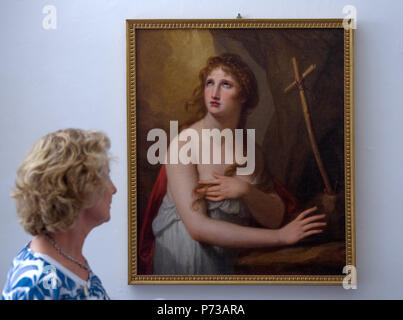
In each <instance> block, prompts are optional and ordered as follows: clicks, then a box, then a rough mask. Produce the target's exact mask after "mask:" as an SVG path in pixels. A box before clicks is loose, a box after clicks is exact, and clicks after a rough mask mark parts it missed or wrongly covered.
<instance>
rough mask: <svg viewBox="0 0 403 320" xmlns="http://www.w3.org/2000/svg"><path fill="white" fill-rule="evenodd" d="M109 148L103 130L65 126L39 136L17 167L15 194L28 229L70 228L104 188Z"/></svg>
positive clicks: (22, 218)
mask: <svg viewBox="0 0 403 320" xmlns="http://www.w3.org/2000/svg"><path fill="white" fill-rule="evenodd" d="M109 148H110V140H109V138H108V137H107V136H106V135H105V134H104V133H102V132H100V131H85V130H81V129H65V130H59V131H56V132H54V133H50V134H47V135H46V136H44V137H43V138H41V139H40V140H39V141H38V142H37V143H36V144H35V145H34V146H33V147H32V149H31V151H30V152H29V154H28V155H27V156H26V157H25V159H24V160H23V162H22V164H21V166H20V167H19V169H18V170H17V178H16V183H15V188H14V190H13V191H12V194H11V196H12V197H13V198H14V199H15V200H16V205H17V215H18V218H19V221H20V223H21V225H22V226H23V227H24V229H25V231H26V232H28V233H30V234H32V235H34V236H35V235H38V234H41V233H44V232H63V231H66V230H68V229H69V228H70V227H72V226H73V225H74V223H75V221H76V219H77V216H78V214H79V212H80V211H81V210H82V209H83V208H85V207H86V206H89V205H90V204H91V201H93V197H94V195H95V194H97V193H99V192H101V190H102V189H103V188H104V186H105V182H106V181H107V170H106V168H107V165H108V164H109V160H110V158H109V155H108V150H109Z"/></svg>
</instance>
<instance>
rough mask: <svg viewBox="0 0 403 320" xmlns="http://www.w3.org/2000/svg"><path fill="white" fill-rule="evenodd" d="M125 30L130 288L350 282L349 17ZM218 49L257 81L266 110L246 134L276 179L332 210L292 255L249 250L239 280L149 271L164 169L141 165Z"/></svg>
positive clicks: (162, 23) (170, 23)
mask: <svg viewBox="0 0 403 320" xmlns="http://www.w3.org/2000/svg"><path fill="white" fill-rule="evenodd" d="M126 32H127V161H128V283H129V284H132V285H136V284H269V285H342V284H343V283H345V281H346V279H347V280H348V281H349V283H352V282H355V281H356V274H355V270H356V269H355V268H356V258H355V256H356V253H355V213H354V112H353V111H354V107H353V106H354V90H353V69H354V68H353V67H354V50H353V48H354V40H353V36H354V30H353V29H352V28H345V26H344V23H343V20H342V19H303V20H295V19H292V20H284V19H281V20H246V19H229V20H127V21H126ZM223 52H232V53H236V54H238V55H240V56H241V57H242V58H243V59H244V60H245V61H246V62H247V63H248V64H249V65H250V66H251V69H253V72H255V74H256V78H257V80H258V84H259V98H260V99H259V101H260V102H259V103H260V104H262V106H260V107H259V108H260V111H258V114H257V115H255V116H254V118H253V116H252V115H251V116H250V117H252V120H250V123H249V126H252V127H253V128H256V132H257V133H256V139H257V140H258V141H259V142H260V143H261V144H262V145H263V146H264V147H263V149H264V150H266V149H267V150H270V152H268V153H269V156H268V157H266V158H265V161H266V162H268V163H269V164H268V166H269V167H270V171H271V172H272V174H273V176H275V177H277V178H278V180H279V181H280V182H281V184H282V186H284V187H285V188H286V190H287V192H289V193H291V194H292V195H294V196H295V198H296V199H297V200H298V202H299V203H301V204H302V207H303V208H307V207H309V206H312V205H318V207H319V209H320V210H325V211H327V212H326V214H327V217H326V221H327V226H326V230H325V232H324V234H323V235H317V236H313V239H310V240H307V241H302V242H301V243H298V244H296V245H293V246H290V247H286V248H284V247H283V248H267V249H262V248H260V249H248V250H246V251H242V253H240V255H239V256H238V258H237V261H236V263H235V267H234V270H236V271H235V272H234V274H218V275H214V274H213V275H196V274H188V275H182V274H170V275H158V274H144V273H143V272H142V271H141V268H142V265H141V261H140V259H139V237H140V236H141V235H140V234H141V231H140V228H141V227H142V224H143V223H144V220H142V215H143V212H144V211H145V210H146V209H147V208H146V207H147V202H148V201H149V200H150V193H151V191H152V189H153V186H154V183H155V181H156V178H157V175H158V171H159V168H160V165H158V164H157V165H155V164H150V163H147V161H146V154H147V150H148V148H149V147H150V145H151V144H152V142H150V141H147V133H148V132H149V131H150V129H152V128H162V129H165V130H166V131H167V132H169V129H168V124H169V123H170V122H169V121H170V120H178V121H179V123H181V121H186V117H187V115H186V112H185V109H184V102H185V101H186V99H187V98H189V95H190V94H191V93H192V92H191V91H192V90H191V88H192V86H193V87H194V85H195V84H196V83H197V81H198V72H199V70H200V69H201V68H202V67H203V64H204V63H205V61H206V58H208V57H209V56H211V55H214V54H221V53H223ZM293 59H294V60H293ZM293 61H294V62H293ZM293 63H294V64H293ZM295 68H297V69H295ZM298 69H299V75H300V78H299V79H298V78H297V72H296V70H297V71H298ZM301 95H303V96H304V99H305V105H306V106H307V112H306V113H307V115H306V114H304V111H303V110H304V106H303V104H304V103H303V102H302V99H303V98H302V97H301ZM268 101H269V102H268ZM252 114H253V113H252ZM304 115H305V116H306V117H308V120H307V119H306V118H305V121H304ZM266 117H267V118H266ZM262 119H263V120H262ZM248 121H249V120H248ZM307 121H308V122H309V124H308V123H307ZM259 131H260V133H259ZM309 131H311V134H312V135H313V137H314V139H315V141H316V144H315V146H314V145H313V142H312V140H310V136H309V135H310V134H309ZM315 149H316V150H315ZM273 150H275V151H273ZM315 152H316V153H315ZM318 157H319V160H318ZM329 190H330V191H329ZM328 191H329V193H327V192H328ZM328 194H332V197H331V198H332V199H333V200H332V201H333V202H332V201H330V202H331V203H330V205H328V204H329V203H328V202H326V201H328V197H327V196H326V195H328ZM333 215H334V216H333ZM142 236H144V234H143V235H142Z"/></svg>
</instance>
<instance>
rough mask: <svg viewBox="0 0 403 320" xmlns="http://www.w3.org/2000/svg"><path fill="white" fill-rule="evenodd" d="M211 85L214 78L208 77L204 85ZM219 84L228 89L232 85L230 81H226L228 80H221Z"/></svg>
mask: <svg viewBox="0 0 403 320" xmlns="http://www.w3.org/2000/svg"><path fill="white" fill-rule="evenodd" d="M212 85H214V80H212V79H208V80H207V81H206V87H210V86H212ZM221 86H223V87H224V88H227V89H230V88H232V87H233V84H232V83H231V82H228V81H223V82H221Z"/></svg>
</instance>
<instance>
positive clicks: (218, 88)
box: [211, 86, 220, 99]
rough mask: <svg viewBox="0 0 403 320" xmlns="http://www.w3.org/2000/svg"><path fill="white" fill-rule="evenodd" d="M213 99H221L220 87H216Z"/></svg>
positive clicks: (212, 95) (213, 91) (212, 94)
mask: <svg viewBox="0 0 403 320" xmlns="http://www.w3.org/2000/svg"><path fill="white" fill-rule="evenodd" d="M211 97H212V98H213V99H220V87H219V86H214V88H213V90H212V93H211Z"/></svg>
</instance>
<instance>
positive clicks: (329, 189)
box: [284, 57, 334, 194]
mask: <svg viewBox="0 0 403 320" xmlns="http://www.w3.org/2000/svg"><path fill="white" fill-rule="evenodd" d="M291 62H292V66H293V69H294V76H295V80H294V82H293V83H291V84H290V85H289V86H288V87H287V88H285V89H284V93H287V92H288V91H290V90H291V89H292V88H294V87H296V88H298V90H299V96H300V98H301V104H302V112H303V114H304V119H305V125H306V129H307V130H308V136H309V141H310V143H311V147H312V151H313V154H314V156H315V160H316V163H317V164H318V167H319V171H320V174H321V176H322V179H323V182H324V183H325V188H326V189H325V190H326V193H327V194H334V192H333V189H332V187H331V185H330V182H329V177H328V175H327V173H326V170H325V167H324V166H323V163H322V159H321V157H320V153H319V149H318V145H317V144H316V140H315V136H314V135H313V131H312V125H311V117H310V115H309V110H308V104H307V102H306V98H305V93H304V87H303V85H302V80H304V79H305V78H306V77H307V76H308V74H310V73H311V72H312V71H313V70H314V69H315V68H316V65H314V64H312V65H310V66H309V67H308V69H306V70H305V72H304V73H303V74H302V76H301V75H300V74H299V70H298V64H297V59H295V57H293V58H292V59H291Z"/></svg>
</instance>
